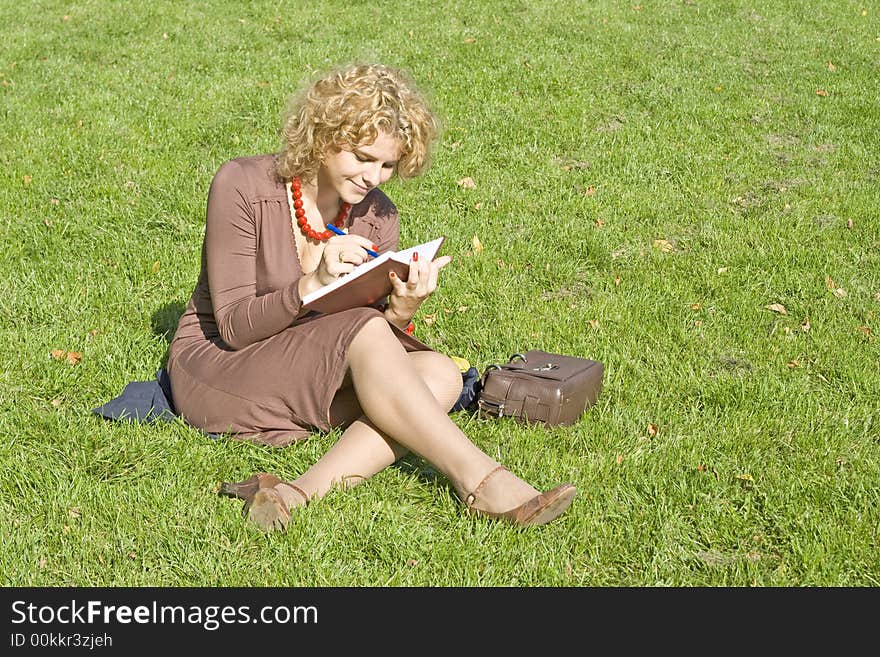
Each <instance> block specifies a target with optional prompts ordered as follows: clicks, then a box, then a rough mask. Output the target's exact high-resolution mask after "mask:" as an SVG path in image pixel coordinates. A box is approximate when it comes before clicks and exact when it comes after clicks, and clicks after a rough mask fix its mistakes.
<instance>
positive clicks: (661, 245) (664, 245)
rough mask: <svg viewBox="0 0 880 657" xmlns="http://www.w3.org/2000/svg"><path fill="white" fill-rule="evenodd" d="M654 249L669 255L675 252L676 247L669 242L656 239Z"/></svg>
mask: <svg viewBox="0 0 880 657" xmlns="http://www.w3.org/2000/svg"><path fill="white" fill-rule="evenodd" d="M654 248H657V249H660V250H661V251H663V253H669V252H670V251H674V250H675V247H674V246H672V244H671V243H670V242H669V241H668V240H664V239H656V240H654Z"/></svg>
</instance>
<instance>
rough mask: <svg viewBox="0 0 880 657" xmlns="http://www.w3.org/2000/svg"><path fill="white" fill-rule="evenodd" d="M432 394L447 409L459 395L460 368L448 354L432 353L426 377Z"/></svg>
mask: <svg viewBox="0 0 880 657" xmlns="http://www.w3.org/2000/svg"><path fill="white" fill-rule="evenodd" d="M426 378H427V379H428V385H429V386H430V388H431V389H432V391H433V393H434V396H435V397H436V398H437V401H438V402H439V403H440V405H441V406H443V408H445V409H446V410H449V409H451V408H452V407H453V405H454V404H455V402H457V401H458V398H459V397H460V396H461V387H462V378H461V370H460V369H459V368H458V365H456V364H455V361H453V360H452V359H451V358H449V357H448V356H444V355H443V354H438V353H434V354H432V358H431V365H430V369H429V374H428V376H427V377H426Z"/></svg>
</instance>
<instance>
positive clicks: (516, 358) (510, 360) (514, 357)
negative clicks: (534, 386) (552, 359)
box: [507, 354, 529, 363]
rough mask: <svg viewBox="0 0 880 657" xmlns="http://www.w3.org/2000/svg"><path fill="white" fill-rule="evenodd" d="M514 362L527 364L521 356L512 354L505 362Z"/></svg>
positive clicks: (526, 360)
mask: <svg viewBox="0 0 880 657" xmlns="http://www.w3.org/2000/svg"><path fill="white" fill-rule="evenodd" d="M515 360H521V361H522V362H524V363H528V362H529V361H528V359H527V358H526V357H525V356H524V355H523V354H513V355H512V356H511V357H510V359H509V360H508V361H507V362H508V363H512V362H514V361H515Z"/></svg>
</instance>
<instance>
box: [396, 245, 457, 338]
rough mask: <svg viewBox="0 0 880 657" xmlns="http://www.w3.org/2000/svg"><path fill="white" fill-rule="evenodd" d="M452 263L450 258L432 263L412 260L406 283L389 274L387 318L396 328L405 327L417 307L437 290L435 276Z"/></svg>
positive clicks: (440, 258) (446, 257)
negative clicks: (389, 289)
mask: <svg viewBox="0 0 880 657" xmlns="http://www.w3.org/2000/svg"><path fill="white" fill-rule="evenodd" d="M451 261H452V257H451V256H441V257H439V258H437V259H436V260H434V261H432V262H419V261H417V260H412V261H410V263H409V277H408V278H407V280H406V282H404V281H402V280H400V278H399V277H398V276H396V275H395V274H394V272H391V274H390V276H391V297H390V298H389V300H388V310H387V311H386V313H388V312H390V313H391V315H392V317H390V318H389V320H390V321H392V322H393V323H394V324H396V325H398V326H406V325H407V324H408V323H409V321H410V320H411V319H412V318H413V316H414V315H415V314H416V311H417V310H418V309H419V306H420V305H422V302H423V301H424V300H425V299H427V298H428V297H429V296H431V294H432V293H433V292H434V290H436V289H437V276H438V273H439V271H440V270H441V269H443V268H444V267H445V266H446V265H448V264H449V263H450V262H451Z"/></svg>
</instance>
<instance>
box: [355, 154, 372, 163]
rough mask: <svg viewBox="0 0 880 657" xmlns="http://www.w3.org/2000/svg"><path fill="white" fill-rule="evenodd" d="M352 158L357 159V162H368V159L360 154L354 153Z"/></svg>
mask: <svg viewBox="0 0 880 657" xmlns="http://www.w3.org/2000/svg"><path fill="white" fill-rule="evenodd" d="M354 156H355V157H356V158H357V161H358V162H369V161H370V158H369V157H367V156H366V155H361V154H360V153H355V154H354Z"/></svg>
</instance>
